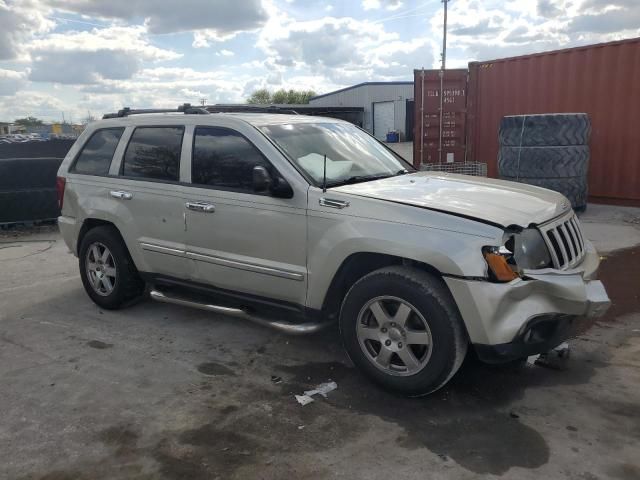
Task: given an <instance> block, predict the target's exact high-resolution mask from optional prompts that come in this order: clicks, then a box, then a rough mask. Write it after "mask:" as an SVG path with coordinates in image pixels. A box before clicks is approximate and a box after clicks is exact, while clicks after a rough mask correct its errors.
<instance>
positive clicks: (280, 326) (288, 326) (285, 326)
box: [149, 289, 330, 335]
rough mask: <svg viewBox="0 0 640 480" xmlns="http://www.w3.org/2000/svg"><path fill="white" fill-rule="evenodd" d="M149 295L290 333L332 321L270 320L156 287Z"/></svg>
mask: <svg viewBox="0 0 640 480" xmlns="http://www.w3.org/2000/svg"><path fill="white" fill-rule="evenodd" d="M149 295H150V296H151V298H152V299H154V300H157V301H158V302H164V303H172V304H174V305H180V306H183V307H193V308H199V309H200V310H207V311H209V312H215V313H220V314H222V315H228V316H230V317H237V318H242V319H245V320H249V321H251V322H253V323H257V324H259V325H262V326H265V327H270V328H273V329H275V330H279V331H281V332H284V333H288V334H290V335H304V334H308V333H315V332H317V331H319V330H322V329H323V328H326V327H327V326H329V325H330V322H313V323H289V322H284V321H280V320H270V319H267V318H262V317H257V316H255V315H252V314H250V313H249V312H247V311H245V310H242V309H240V308H233V307H224V306H221V305H214V304H211V303H206V302H200V301H197V300H192V299H187V298H185V297H180V296H177V295H173V294H169V293H164V292H161V291H160V290H156V289H152V290H151V292H149Z"/></svg>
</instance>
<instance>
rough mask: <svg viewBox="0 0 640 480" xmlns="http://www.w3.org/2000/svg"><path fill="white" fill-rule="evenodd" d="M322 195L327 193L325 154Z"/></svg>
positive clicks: (325, 156)
mask: <svg viewBox="0 0 640 480" xmlns="http://www.w3.org/2000/svg"><path fill="white" fill-rule="evenodd" d="M322 193H327V154H326V153H325V154H324V174H323V175H322Z"/></svg>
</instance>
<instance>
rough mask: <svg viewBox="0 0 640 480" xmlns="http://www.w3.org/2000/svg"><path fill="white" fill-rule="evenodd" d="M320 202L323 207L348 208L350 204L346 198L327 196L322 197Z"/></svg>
mask: <svg viewBox="0 0 640 480" xmlns="http://www.w3.org/2000/svg"><path fill="white" fill-rule="evenodd" d="M318 203H319V204H320V206H321V207H331V208H339V209H343V208H347V207H348V206H349V202H346V201H344V200H334V199H331V198H325V197H322V198H320V200H318Z"/></svg>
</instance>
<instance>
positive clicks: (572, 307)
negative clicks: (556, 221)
mask: <svg viewBox="0 0 640 480" xmlns="http://www.w3.org/2000/svg"><path fill="white" fill-rule="evenodd" d="M585 247H586V255H585V258H584V260H583V261H582V263H581V264H580V265H578V267H576V268H574V269H572V270H564V271H560V270H553V269H544V270H528V271H527V270H525V271H524V275H523V278H518V279H516V280H513V281H512V282H509V283H491V282H488V281H480V280H470V279H464V278H451V277H445V282H446V283H447V285H448V287H449V289H450V290H451V293H452V295H453V297H454V299H455V301H456V303H457V305H458V308H459V310H460V313H461V315H462V318H463V320H464V322H465V325H466V327H467V331H468V333H469V337H470V339H471V343H473V344H474V346H475V349H476V351H477V352H478V355H479V356H480V357H481V358H482V359H483V360H486V361H492V362H501V361H509V360H512V359H515V358H519V357H524V356H527V355H533V354H535V353H541V352H543V351H546V350H549V349H550V348H553V347H555V346H556V345H558V344H560V343H561V342H562V341H564V340H566V339H567V338H569V337H571V336H572V335H574V334H575V333H576V332H578V331H581V330H583V329H585V328H587V327H588V326H589V325H590V323H592V322H593V319H595V318H597V317H599V316H602V315H604V313H605V312H606V311H607V309H608V308H609V306H610V304H611V301H610V300H609V297H608V295H607V292H606V291H605V289H604V286H603V285H602V282H600V281H598V280H596V279H595V275H596V273H597V270H598V266H599V263H600V259H599V256H598V254H597V252H596V251H595V249H594V248H593V246H592V245H591V244H590V243H589V242H586V245H585Z"/></svg>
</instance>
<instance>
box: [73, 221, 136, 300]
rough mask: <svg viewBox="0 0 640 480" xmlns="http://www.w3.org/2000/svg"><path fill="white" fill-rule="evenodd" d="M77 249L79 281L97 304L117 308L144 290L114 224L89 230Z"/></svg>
mask: <svg viewBox="0 0 640 480" xmlns="http://www.w3.org/2000/svg"><path fill="white" fill-rule="evenodd" d="M78 253H79V254H78V256H79V263H80V277H81V278H82V284H83V285H84V288H85V290H86V292H87V294H88V295H89V297H91V299H92V300H93V301H94V302H95V303H96V304H97V305H99V306H100V307H102V308H106V309H117V308H120V307H122V306H123V305H124V304H125V303H127V302H129V301H131V300H133V299H134V298H136V297H138V296H139V295H140V294H141V293H142V292H143V290H144V282H143V281H142V279H141V278H140V276H139V275H138V271H137V270H136V267H135V265H134V264H133V260H132V259H131V256H130V255H129V252H128V250H127V247H126V246H125V245H124V242H123V241H122V238H121V237H120V234H119V233H118V231H117V230H116V229H115V227H110V226H100V227H96V228H94V229H92V230H89V232H87V234H86V235H85V236H84V238H83V239H82V242H81V244H80V251H79V252H78Z"/></svg>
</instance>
